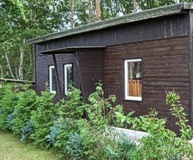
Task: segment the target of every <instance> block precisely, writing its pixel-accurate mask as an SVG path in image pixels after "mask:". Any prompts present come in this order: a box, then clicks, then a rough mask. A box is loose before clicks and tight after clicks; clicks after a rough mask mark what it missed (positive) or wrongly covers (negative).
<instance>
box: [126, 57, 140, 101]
mask: <svg viewBox="0 0 193 160" xmlns="http://www.w3.org/2000/svg"><path fill="white" fill-rule="evenodd" d="M125 90H126V91H125V94H126V95H125V98H126V99H131V100H141V96H142V66H141V59H134V60H125ZM137 97H138V98H137Z"/></svg>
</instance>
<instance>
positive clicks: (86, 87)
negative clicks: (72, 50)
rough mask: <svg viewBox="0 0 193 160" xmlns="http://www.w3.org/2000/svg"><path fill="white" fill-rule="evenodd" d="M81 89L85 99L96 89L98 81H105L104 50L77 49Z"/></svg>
mask: <svg viewBox="0 0 193 160" xmlns="http://www.w3.org/2000/svg"><path fill="white" fill-rule="evenodd" d="M77 58H78V64H79V74H80V80H81V89H82V92H83V96H84V98H85V99H87V98H88V96H89V95H90V94H91V93H92V92H94V91H95V87H96V83H99V81H103V65H104V64H103V50H101V49H95V50H93V49H88V50H81V51H77Z"/></svg>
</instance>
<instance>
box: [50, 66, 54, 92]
mask: <svg viewBox="0 0 193 160" xmlns="http://www.w3.org/2000/svg"><path fill="white" fill-rule="evenodd" d="M53 69H55V67H54V65H52V66H49V87H50V92H51V93H54V94H56V90H53V88H52V82H53V80H52V77H53V72H52V71H53Z"/></svg>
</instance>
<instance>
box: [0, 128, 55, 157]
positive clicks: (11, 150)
mask: <svg viewBox="0 0 193 160" xmlns="http://www.w3.org/2000/svg"><path fill="white" fill-rule="evenodd" d="M56 159H57V158H56V155H55V154H54V153H53V152H52V151H46V150H41V149H38V148H36V147H35V146H33V145H32V144H26V143H21V142H20V141H19V137H16V136H14V135H13V134H10V133H2V132H0V160H56Z"/></svg>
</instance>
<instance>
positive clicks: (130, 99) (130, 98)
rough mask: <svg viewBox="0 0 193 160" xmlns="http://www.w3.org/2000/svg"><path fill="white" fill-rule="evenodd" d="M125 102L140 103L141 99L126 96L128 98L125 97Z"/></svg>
mask: <svg viewBox="0 0 193 160" xmlns="http://www.w3.org/2000/svg"><path fill="white" fill-rule="evenodd" d="M124 100H126V101H142V97H131V96H128V97H125V99H124Z"/></svg>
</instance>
